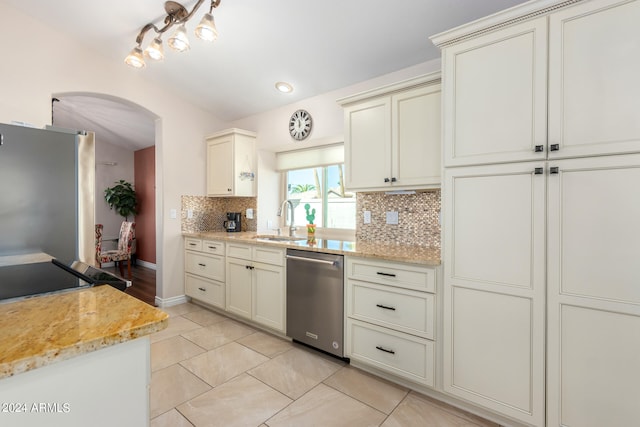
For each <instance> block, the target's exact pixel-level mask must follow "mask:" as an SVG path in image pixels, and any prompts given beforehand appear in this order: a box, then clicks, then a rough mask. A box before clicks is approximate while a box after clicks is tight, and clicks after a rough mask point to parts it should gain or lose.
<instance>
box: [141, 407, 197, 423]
mask: <svg viewBox="0 0 640 427" xmlns="http://www.w3.org/2000/svg"><path fill="white" fill-rule="evenodd" d="M149 427H193V424H191V423H190V422H189V421H187V419H186V418H185V417H183V416H182V415H181V414H180V413H179V412H178V411H176V410H175V409H172V410H170V411H169V412H165V413H164V414H162V415H160V416H158V417H155V418H154V419H152V420H151V424H150V425H149Z"/></svg>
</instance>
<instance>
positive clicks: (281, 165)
mask: <svg viewBox="0 0 640 427" xmlns="http://www.w3.org/2000/svg"><path fill="white" fill-rule="evenodd" d="M341 163H344V144H342V143H340V144H331V145H322V146H319V147H312V148H305V149H301V150H292V151H281V152H279V153H276V170H277V171H279V172H284V171H288V170H293V169H306V168H313V167H321V166H330V165H338V164H341Z"/></svg>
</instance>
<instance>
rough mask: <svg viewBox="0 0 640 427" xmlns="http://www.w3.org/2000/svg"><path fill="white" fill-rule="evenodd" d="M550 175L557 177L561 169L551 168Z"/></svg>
mask: <svg viewBox="0 0 640 427" xmlns="http://www.w3.org/2000/svg"><path fill="white" fill-rule="evenodd" d="M549 173H550V174H552V175H557V174H559V173H560V168H559V167H557V166H553V167H550V168H549Z"/></svg>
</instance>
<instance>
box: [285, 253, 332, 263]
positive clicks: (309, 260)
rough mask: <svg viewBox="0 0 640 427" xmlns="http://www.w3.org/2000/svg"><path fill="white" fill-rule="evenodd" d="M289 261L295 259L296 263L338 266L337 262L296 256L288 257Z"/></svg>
mask: <svg viewBox="0 0 640 427" xmlns="http://www.w3.org/2000/svg"><path fill="white" fill-rule="evenodd" d="M287 259H294V260H296V261H308V262H315V263H318V264H329V265H336V264H337V261H327V260H325V259H316V258H307V257H302V256H295V255H287Z"/></svg>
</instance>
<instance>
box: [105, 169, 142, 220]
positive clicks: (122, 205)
mask: <svg viewBox="0 0 640 427" xmlns="http://www.w3.org/2000/svg"><path fill="white" fill-rule="evenodd" d="M104 200H105V201H106V202H107V204H108V205H109V207H110V208H111V209H115V211H116V212H118V214H119V215H120V216H122V217H124V219H125V221H128V220H129V215H135V214H136V213H137V204H138V202H137V200H136V192H135V190H134V189H133V187H132V186H131V183H129V182H127V181H125V180H123V179H121V180H120V181H116V185H114V186H113V187H109V188H107V189H106V190H104Z"/></svg>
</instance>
